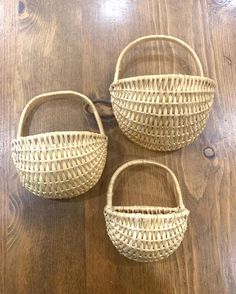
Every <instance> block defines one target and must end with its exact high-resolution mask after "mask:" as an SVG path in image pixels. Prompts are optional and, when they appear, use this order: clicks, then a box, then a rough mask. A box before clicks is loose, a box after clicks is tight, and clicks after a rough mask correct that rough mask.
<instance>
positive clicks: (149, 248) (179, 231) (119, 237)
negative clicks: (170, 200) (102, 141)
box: [104, 160, 189, 262]
mask: <svg viewBox="0 0 236 294" xmlns="http://www.w3.org/2000/svg"><path fill="white" fill-rule="evenodd" d="M137 164H153V165H156V166H159V167H162V168H164V169H165V170H166V171H168V172H169V173H170V175H171V176H172V178H173V180H174V183H175V186H176V191H177V193H178V196H179V205H178V207H174V208H172V207H154V206H113V205H112V194H113V185H114V182H115V180H116V178H117V176H118V175H119V174H120V173H121V172H122V171H123V170H124V169H126V168H127V167H129V166H132V165H137ZM188 215H189V211H188V210H187V209H186V208H185V206H184V204H183V201H182V194H181V191H180V187H179V184H178V181H177V179H176V177H175V175H174V174H173V172H172V171H171V170H170V169H169V168H167V167H166V166H164V165H162V164H159V163H157V162H155V161H151V160H134V161H130V162H128V163H126V164H124V165H122V166H121V167H120V168H119V169H118V170H117V171H116V172H115V174H114V175H113V177H112V179H111V182H110V186H109V188H108V194H107V205H106V206H105V209H104V216H105V221H106V227H107V232H108V235H109V237H110V239H111V241H112V243H113V244H114V246H115V247H116V248H117V250H118V251H119V252H120V254H122V255H124V256H125V257H127V258H129V259H132V260H134V261H139V262H152V261H158V260H161V259H164V258H166V257H168V256H169V255H171V254H172V253H173V252H175V250H176V249H177V248H178V247H179V245H180V244H181V242H182V240H183V237H184V233H185V231H186V229H187V218H188Z"/></svg>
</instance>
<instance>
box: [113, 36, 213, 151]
mask: <svg viewBox="0 0 236 294" xmlns="http://www.w3.org/2000/svg"><path fill="white" fill-rule="evenodd" d="M150 40H165V41H171V42H173V43H176V44H178V45H180V46H182V47H183V48H185V49H187V50H188V51H189V53H190V54H191V55H192V57H193V58H194V61H195V63H196V65H197V67H198V71H199V76H192V75H182V74H165V75H148V76H136V77H130V78H124V79H119V73H120V66H121V61H122V59H123V57H124V56H125V55H126V54H127V52H128V51H129V50H130V49H131V48H133V47H134V46H136V45H138V44H140V43H142V42H145V41H150ZM214 92H215V84H214V81H213V80H211V79H209V78H206V77H204V75H203V69H202V65H201V62H200V60H199V58H198V56H197V54H196V53H195V52H194V50H193V49H192V48H191V47H190V46H189V45H187V44H186V43H184V42H183V41H181V40H179V39H177V38H174V37H170V36H162V35H154V36H146V37H142V38H139V39H137V40H135V41H133V42H132V43H130V44H129V45H128V46H127V47H126V48H125V49H124V50H123V51H122V52H121V54H120V56H119V58H118V61H117V64H116V71H115V77H114V82H113V83H112V84H111V86H110V93H111V101H112V106H113V111H114V114H115V116H116V119H117V121H118V124H119V127H120V128H121V130H122V131H123V133H124V134H125V135H126V136H127V137H128V138H129V139H131V140H132V141H133V142H135V143H137V144H139V145H141V146H143V147H146V148H148V149H151V150H159V151H171V150H176V149H179V148H181V147H183V146H185V145H187V144H190V143H191V142H193V141H194V139H195V138H196V137H197V136H198V135H199V134H200V133H201V132H202V130H203V129H204V128H205V125H206V122H207V119H208V116H209V111H210V109H211V106H212V103H213V96H214Z"/></svg>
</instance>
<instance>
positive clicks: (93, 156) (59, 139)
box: [12, 91, 107, 198]
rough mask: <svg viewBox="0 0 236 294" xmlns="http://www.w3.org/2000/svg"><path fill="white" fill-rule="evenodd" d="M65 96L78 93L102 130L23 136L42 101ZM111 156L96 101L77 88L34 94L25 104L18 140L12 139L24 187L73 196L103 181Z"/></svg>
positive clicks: (39, 192)
mask: <svg viewBox="0 0 236 294" xmlns="http://www.w3.org/2000/svg"><path fill="white" fill-rule="evenodd" d="M59 95H60V96H61V95H74V96H75V97H76V98H79V99H82V100H84V101H85V102H86V103H88V104H89V105H90V106H91V108H92V110H93V112H94V115H95V118H96V120H97V124H98V127H99V131H100V134H99V133H93V132H88V131H82V132H81V131H80V132H75V131H73V132H51V133H43V134H38V135H32V136H23V130H24V125H25V121H26V119H27V117H28V116H29V114H30V113H31V111H32V110H33V109H34V108H35V107H37V106H38V105H39V104H41V103H43V102H44V101H46V100H48V99H49V98H54V97H55V96H59ZM106 156H107V137H106V135H105V134H104V129H103V126H102V122H101V119H100V117H99V114H98V112H97V110H96V107H95V106H94V104H93V103H92V101H91V100H90V99H89V98H88V97H86V96H84V95H82V94H80V93H77V92H74V91H58V92H51V93H46V94H42V95H39V96H36V97H34V98H33V99H32V100H30V101H29V102H28V104H27V105H26V106H25V108H24V110H23V112H22V114H21V117H20V122H19V128H18V135H17V139H15V140H13V142H12V158H13V161H14V163H15V166H16V169H17V172H18V174H19V176H20V180H21V182H22V184H23V185H24V187H25V188H26V189H28V190H29V191H30V192H32V193H34V194H35V195H38V196H42V197H45V198H70V197H74V196H79V195H80V194H82V193H85V192H86V191H88V190H89V189H91V188H92V187H93V186H94V185H95V184H96V183H97V181H98V180H99V178H100V176H101V174H102V171H103V168H104V165H105V162H106Z"/></svg>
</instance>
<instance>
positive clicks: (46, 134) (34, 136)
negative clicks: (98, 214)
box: [12, 131, 108, 142]
mask: <svg viewBox="0 0 236 294" xmlns="http://www.w3.org/2000/svg"><path fill="white" fill-rule="evenodd" d="M60 135H67V136H68V135H92V136H96V137H101V138H104V139H106V140H108V137H107V136H106V135H105V134H100V133H96V132H90V131H57V132H46V133H39V134H35V135H27V136H19V137H17V138H15V139H13V140H12V141H13V142H14V141H19V140H21V139H26V138H27V139H31V138H32V139H35V138H42V137H45V136H46V137H49V136H60Z"/></svg>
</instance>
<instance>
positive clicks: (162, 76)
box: [110, 74, 216, 90]
mask: <svg viewBox="0 0 236 294" xmlns="http://www.w3.org/2000/svg"><path fill="white" fill-rule="evenodd" d="M173 76H176V77H180V78H183V77H189V78H194V79H198V80H205V81H208V82H210V83H212V84H213V85H214V86H216V83H215V81H214V80H213V79H211V78H208V77H205V76H204V77H201V76H197V75H188V74H186V75H185V74H158V75H143V76H131V77H128V78H122V79H119V80H117V81H116V82H115V81H114V82H112V83H111V85H110V90H111V89H112V86H114V85H116V84H119V83H120V82H130V81H131V80H133V81H137V80H140V79H151V78H152V79H153V78H167V77H170V78H172V77H173Z"/></svg>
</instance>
